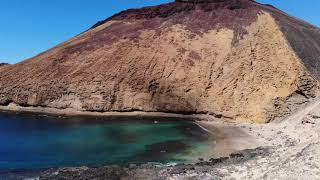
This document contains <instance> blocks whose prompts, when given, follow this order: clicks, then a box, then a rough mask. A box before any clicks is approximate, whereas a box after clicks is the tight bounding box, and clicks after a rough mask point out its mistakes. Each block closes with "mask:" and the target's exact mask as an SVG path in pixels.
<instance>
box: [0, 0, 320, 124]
mask: <svg viewBox="0 0 320 180" xmlns="http://www.w3.org/2000/svg"><path fill="white" fill-rule="evenodd" d="M319 62H320V30H319V29H318V28H317V27H315V26H312V25H310V24H308V23H306V22H303V21H301V20H298V19H295V18H293V17H291V16H289V15H287V14H285V13H283V12H281V11H279V10H277V9H276V8H274V7H272V6H270V5H262V4H259V3H257V2H255V1H252V0H176V1H175V2H172V3H168V4H163V5H159V6H153V7H145V8H142V9H129V10H127V11H123V12H121V13H119V14H116V15H114V16H112V17H110V18H108V19H106V20H104V21H100V22H98V23H97V24H95V25H94V26H93V27H92V28H91V29H89V30H87V31H86V32H84V33H82V34H80V35H78V36H76V37H74V38H72V39H70V40H68V41H67V42H64V43H62V44H60V45H58V46H56V47H54V48H52V49H50V50H47V51H46V52H43V53H41V54H39V55H37V56H36V57H33V58H31V59H28V60H26V61H23V62H21V63H18V64H14V65H10V66H4V67H2V68H0V105H2V106H7V105H10V104H16V105H19V106H23V107H29V106H31V107H50V108H58V109H74V110H79V111H94V112H110V111H120V112H122V111H147V112H175V113H183V114H189V113H195V114H210V115H214V116H216V117H221V118H230V119H234V120H238V121H254V122H269V121H272V120H274V119H276V118H279V117H282V116H284V115H286V114H288V113H290V112H292V111H293V110H294V109H295V108H296V107H298V106H299V105H300V104H302V103H304V102H306V101H308V100H310V99H311V98H314V97H316V96H317V95H318V92H319V83H318V81H319V80H320V64H319Z"/></svg>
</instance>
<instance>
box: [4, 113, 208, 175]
mask: <svg viewBox="0 0 320 180" xmlns="http://www.w3.org/2000/svg"><path fill="white" fill-rule="evenodd" d="M211 138H212V137H210V136H209V135H208V134H207V133H206V132H205V131H204V130H202V129H201V128H199V127H198V126H197V125H195V124H194V123H193V122H190V121H187V120H184V119H177V118H156V117H154V118H146V117H143V118H142V117H57V116H48V115H39V114H38V115H37V114H28V113H12V112H0V169H21V168H49V167H66V166H82V165H86V166H99V165H108V164H121V165H122V164H130V163H146V162H161V163H168V162H183V161H186V160H188V158H190V156H192V155H193V154H194V153H201V152H200V151H201V149H202V147H205V146H206V145H207V144H208V143H209V142H212V139H211Z"/></svg>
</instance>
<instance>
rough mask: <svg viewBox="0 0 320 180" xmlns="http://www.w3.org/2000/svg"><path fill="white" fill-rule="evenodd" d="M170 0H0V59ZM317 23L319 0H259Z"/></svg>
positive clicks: (19, 56)
mask: <svg viewBox="0 0 320 180" xmlns="http://www.w3.org/2000/svg"><path fill="white" fill-rule="evenodd" d="M170 1H171V0H127V1H123V3H121V2H122V1H119V0H90V1H89V0H27V1H26V0H0V24H1V26H0V62H7V63H11V64H12V63H16V62H19V61H22V60H24V59H26V58H29V57H32V56H34V55H36V54H38V53H41V52H42V51H44V50H46V49H48V48H51V47H53V46H55V45H57V44H59V43H61V42H63V41H65V40H67V39H69V38H71V37H73V36H75V35H77V34H79V33H80V32H82V31H84V30H86V29H88V28H89V27H90V26H92V25H93V24H94V23H96V22H97V21H98V20H103V19H105V18H107V17H109V16H111V15H113V14H115V13H117V12H119V11H121V10H125V9H128V8H138V7H143V6H149V5H157V4H161V3H166V2H170ZM258 1H259V2H262V3H268V4H272V5H274V6H276V7H278V8H279V9H281V10H283V11H285V12H287V13H289V14H291V15H294V16H296V17H299V18H300V19H303V20H306V21H308V22H310V23H312V24H314V25H317V26H318V27H319V26H320V18H319V17H320V11H319V9H320V1H318V0H304V1H298V0H294V1H293V0H258Z"/></svg>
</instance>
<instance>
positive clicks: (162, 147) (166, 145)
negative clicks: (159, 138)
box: [132, 140, 190, 163]
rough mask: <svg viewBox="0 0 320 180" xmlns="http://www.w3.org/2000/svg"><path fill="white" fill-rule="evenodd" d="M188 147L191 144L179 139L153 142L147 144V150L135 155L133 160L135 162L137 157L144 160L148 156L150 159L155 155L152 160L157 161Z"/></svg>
mask: <svg viewBox="0 0 320 180" xmlns="http://www.w3.org/2000/svg"><path fill="white" fill-rule="evenodd" d="M188 148H190V146H189V145H187V144H185V143H183V142H182V141H178V140H172V141H166V142H161V143H157V144H151V145H148V146H146V150H145V152H144V153H141V154H137V155H136V156H135V157H133V159H132V161H133V162H134V161H135V159H139V160H140V161H144V159H145V158H146V157H149V161H150V157H153V159H151V162H152V161H156V162H157V161H162V160H164V159H166V158H168V156H170V154H172V153H179V152H184V151H185V150H187V149H188ZM137 163H138V162H137Z"/></svg>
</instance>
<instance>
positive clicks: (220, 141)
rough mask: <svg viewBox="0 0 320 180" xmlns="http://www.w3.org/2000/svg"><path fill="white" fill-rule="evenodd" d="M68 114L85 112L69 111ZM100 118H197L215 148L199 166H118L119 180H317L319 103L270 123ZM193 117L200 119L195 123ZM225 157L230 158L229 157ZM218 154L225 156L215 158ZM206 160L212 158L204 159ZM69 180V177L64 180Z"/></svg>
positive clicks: (54, 174) (84, 170)
mask: <svg viewBox="0 0 320 180" xmlns="http://www.w3.org/2000/svg"><path fill="white" fill-rule="evenodd" d="M0 109H1V110H15V111H19V108H12V107H10V109H8V107H5V108H4V107H0ZM27 109H28V112H35V110H36V109H34V108H27ZM25 110H26V109H25V108H24V111H25ZM37 112H38V111H37ZM41 112H42V113H50V112H55V113H54V114H57V113H56V111H50V110H46V111H41ZM62 112H63V113H62ZM61 114H65V111H61ZM94 114H95V113H94ZM74 115H88V114H87V113H74ZM89 115H92V113H89ZM101 115H126V116H128V115H146V116H162V117H183V118H186V117H188V118H197V119H196V120H197V121H195V123H197V124H198V125H200V126H201V127H203V128H204V129H206V130H207V131H209V132H211V133H213V134H214V135H215V136H216V139H217V146H216V147H217V148H212V149H208V152H209V153H207V154H203V159H204V160H205V162H203V163H200V164H198V163H197V164H193V165H187V166H183V165H182V166H181V165H180V166H170V167H158V166H152V165H144V166H137V167H134V168H123V167H119V168H120V169H117V168H116V170H115V172H120V171H121V172H124V174H118V175H117V176H118V177H121V179H126V178H122V177H135V179H177V180H179V179H230V180H231V179H285V180H286V179H288V180H289V179H290V180H291V179H308V180H309V179H311V180H312V179H320V158H319V157H320V151H319V149H320V140H319V139H320V99H315V100H314V101H313V102H310V103H308V104H307V105H306V106H305V107H301V109H300V110H297V111H296V112H295V113H293V114H292V115H290V116H289V117H287V118H285V119H282V120H281V121H278V122H272V123H270V124H250V123H233V122H228V121H223V120H221V119H215V118H213V117H210V116H204V115H201V116H199V115H196V116H195V115H179V114H168V113H143V112H129V113H101ZM199 119H200V120H202V121H199ZM248 149H250V150H248ZM234 152H235V153H234ZM230 153H232V154H231V155H230ZM224 156H225V157H226V158H222V159H221V158H219V157H224ZM209 158H216V159H213V161H207V160H208V159H209ZM110 168H111V167H110V166H107V167H101V168H93V169H92V168H80V169H79V168H78V169H77V168H76V169H74V168H63V169H59V170H54V172H52V171H50V172H40V175H41V176H44V177H50V178H47V179H55V177H56V178H58V177H60V175H61V176H68V175H71V174H80V175H79V177H82V175H81V174H83V177H84V176H90V175H91V176H92V177H102V176H101V175H99V174H100V173H101V172H102V171H109V169H110ZM113 170H114V169H113ZM92 172H94V173H92ZM112 172H113V171H112ZM45 173H47V174H45ZM95 173H96V174H95ZM112 176H114V175H112ZM51 177H54V178H51ZM72 178H73V176H71V177H70V178H69V179H72ZM44 179H46V178H44ZM67 179H68V178H67Z"/></svg>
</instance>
